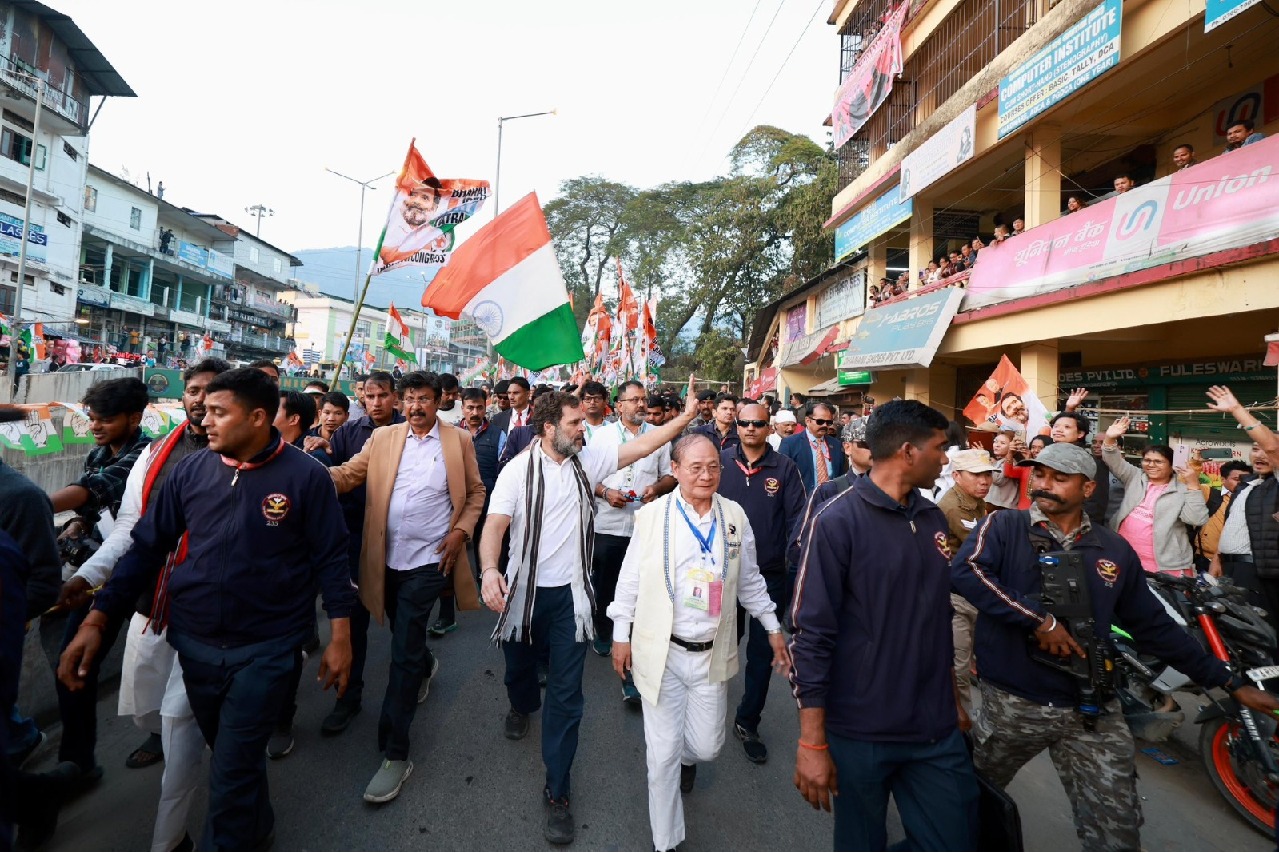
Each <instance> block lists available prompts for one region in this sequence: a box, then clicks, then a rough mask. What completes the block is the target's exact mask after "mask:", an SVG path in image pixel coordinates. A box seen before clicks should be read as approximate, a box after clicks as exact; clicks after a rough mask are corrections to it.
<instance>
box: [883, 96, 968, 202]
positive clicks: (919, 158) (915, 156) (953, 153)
mask: <svg viewBox="0 0 1279 853" xmlns="http://www.w3.org/2000/svg"><path fill="white" fill-rule="evenodd" d="M976 135H977V105H976V104H972V105H970V106H969V107H968V109H966V110H964V111H963V112H962V113H960V114H959V115H957V116H955V118H954V119H952V120H951V121H950V122H949V123H948V124H947V125H946V126H945V127H943V128H942V129H941V130H939V131H937V132H936V133H935V134H933V135H932V136H930V137H929V138H928V140H927V141H926V142H924V144H923V145H921V146H919V147H918V148H916V149H915V150H914V151H912V152H910V153H909V154H907V155H906V156H905V157H904V158H902V168H901V183H899V184H898V185H897V198H898V201H906V200H907V199H909V198H911V197H912V196H914V195H916V194H917V193H919V192H920V191H921V190H923V189H925V188H927V187H929V186H932V184H934V183H936V182H937V181H939V180H941V179H942V178H944V177H945V176H946V175H948V174H950V172H952V171H953V170H954V169H955V167H956V166H958V165H959V164H960V163H963V162H964V161H965V160H969V159H971V158H972V156H973V139H974V137H975V136H976Z"/></svg>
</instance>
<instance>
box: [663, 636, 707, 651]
mask: <svg viewBox="0 0 1279 853" xmlns="http://www.w3.org/2000/svg"><path fill="white" fill-rule="evenodd" d="M671 642H672V643H674V644H675V645H677V646H679V647H680V648H681V649H687V650H688V651H690V652H709V651H710V650H711V646H713V645H715V641H714V640H707V641H706V642H704V643H690V642H689V641H688V640H681V639H680V638H679V637H677V636H675V635H674V634H671Z"/></svg>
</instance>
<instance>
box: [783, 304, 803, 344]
mask: <svg viewBox="0 0 1279 853" xmlns="http://www.w3.org/2000/svg"><path fill="white" fill-rule="evenodd" d="M807 329H808V303H807V302H801V303H799V304H798V305H796V306H795V307H794V308H791V309H790V310H789V311H787V312H786V343H790V342H791V341H794V340H798V339H799V338H802V337H804V333H805V332H806V331H807Z"/></svg>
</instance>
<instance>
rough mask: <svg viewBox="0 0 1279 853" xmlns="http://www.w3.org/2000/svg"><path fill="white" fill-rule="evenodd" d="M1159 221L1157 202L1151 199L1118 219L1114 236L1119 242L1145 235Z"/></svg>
mask: <svg viewBox="0 0 1279 853" xmlns="http://www.w3.org/2000/svg"><path fill="white" fill-rule="evenodd" d="M1158 221H1159V202H1157V201H1155V200H1154V199H1153V198H1149V199H1146V200H1145V201H1143V202H1142V203H1141V204H1139V205H1137V206H1136V207H1134V208H1133V209H1132V210H1130V211H1128V213H1127V214H1125V215H1123V216H1121V217H1120V219H1119V227H1118V229H1116V231H1115V236H1116V237H1118V238H1119V239H1120V240H1128V239H1130V238H1132V237H1134V236H1139V235H1142V234H1145V233H1146V232H1147V231H1149V230H1150V229H1151V228H1152V227H1153V226H1154V225H1155V223H1156V222H1158Z"/></svg>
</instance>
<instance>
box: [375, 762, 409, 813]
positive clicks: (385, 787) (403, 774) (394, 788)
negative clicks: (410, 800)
mask: <svg viewBox="0 0 1279 853" xmlns="http://www.w3.org/2000/svg"><path fill="white" fill-rule="evenodd" d="M412 772H413V762H412V761H407V760H405V761H391V760H390V759H387V760H385V761H383V762H382V766H381V767H379V768H378V771H377V772H376V773H374V774H373V778H372V779H370V780H369V785H368V787H367V788H365V789H364V802H366V803H386V802H390V801H391V800H394V799H395V798H396V797H398V796H399V795H400V788H403V787H404V780H405V779H407V778H409V774H410V773H412Z"/></svg>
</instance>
